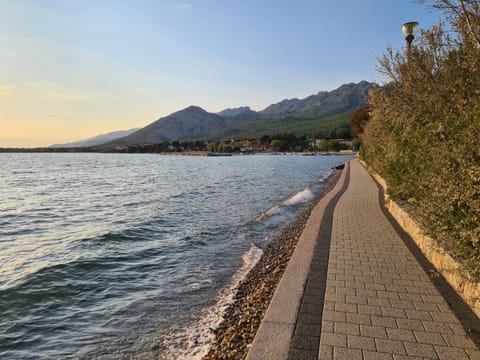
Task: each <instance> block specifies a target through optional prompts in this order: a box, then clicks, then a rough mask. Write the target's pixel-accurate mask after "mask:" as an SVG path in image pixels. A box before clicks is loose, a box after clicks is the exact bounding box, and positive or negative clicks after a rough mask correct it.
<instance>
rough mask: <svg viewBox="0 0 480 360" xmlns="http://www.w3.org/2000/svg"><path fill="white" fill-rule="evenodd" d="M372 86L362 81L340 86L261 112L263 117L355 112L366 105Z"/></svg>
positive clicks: (279, 104)
mask: <svg viewBox="0 0 480 360" xmlns="http://www.w3.org/2000/svg"><path fill="white" fill-rule="evenodd" d="M371 87H372V84H371V83H369V82H367V81H361V82H359V83H358V84H354V83H350V84H344V85H342V86H340V87H339V88H338V89H335V90H333V91H321V92H319V93H318V94H316V95H310V96H308V97H306V98H305V99H286V100H282V101H280V102H278V103H276V104H272V105H270V106H268V107H266V108H265V109H264V110H262V111H261V112H260V114H261V115H262V116H263V117H279V116H282V117H283V116H288V115H294V114H300V113H312V112H322V113H329V114H334V113H340V112H344V111H349V110H355V109H358V108H360V107H362V106H363V105H365V102H366V99H367V96H368V90H370V88H371Z"/></svg>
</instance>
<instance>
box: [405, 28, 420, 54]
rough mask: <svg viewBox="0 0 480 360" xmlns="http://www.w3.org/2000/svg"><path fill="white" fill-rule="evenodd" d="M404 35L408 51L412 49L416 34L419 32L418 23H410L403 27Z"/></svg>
mask: <svg viewBox="0 0 480 360" xmlns="http://www.w3.org/2000/svg"><path fill="white" fill-rule="evenodd" d="M402 31H403V35H405V40H406V41H407V46H408V50H410V48H411V47H412V41H413V39H414V38H415V34H416V33H417V31H418V22H416V21H410V22H407V23H405V24H403V25H402Z"/></svg>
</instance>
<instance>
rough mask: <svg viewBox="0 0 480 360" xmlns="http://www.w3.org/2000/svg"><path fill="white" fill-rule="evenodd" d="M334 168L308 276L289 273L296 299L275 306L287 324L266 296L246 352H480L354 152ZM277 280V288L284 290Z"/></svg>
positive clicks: (349, 355) (320, 355)
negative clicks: (336, 177) (299, 290)
mask: <svg viewBox="0 0 480 360" xmlns="http://www.w3.org/2000/svg"><path fill="white" fill-rule="evenodd" d="M344 172H345V174H343V175H342V176H343V177H344V179H343V180H342V179H340V181H343V187H342V188H340V186H341V185H342V184H340V185H337V198H336V199H335V198H333V199H332V200H330V201H329V206H331V209H330V210H329V209H328V207H327V208H326V209H325V211H324V214H323V217H322V219H323V220H322V227H321V229H320V234H319V236H317V239H316V240H315V242H316V246H315V251H314V252H313V256H312V259H311V265H310V266H309V271H308V275H307V276H306V279H301V278H300V279H297V280H298V282H300V283H301V284H302V286H303V294H302V295H301V296H300V298H299V299H298V305H295V300H292V299H290V300H289V301H290V303H292V304H293V305H292V306H293V310H292V309H290V310H288V308H287V307H285V306H284V307H283V310H281V311H283V312H284V313H285V315H284V317H288V315H287V313H288V311H294V313H295V314H296V315H295V320H294V322H292V323H289V322H288V320H285V322H283V320H281V319H280V320H279V319H278V317H277V319H275V318H272V317H271V316H272V315H271V314H274V313H275V312H277V313H278V312H279V310H278V309H277V311H275V310H276V309H275V307H278V304H276V302H275V301H272V303H271V305H270V308H269V310H268V311H267V315H266V319H265V320H264V323H265V324H263V323H262V327H261V329H260V330H259V332H260V333H257V337H256V338H255V341H254V344H253V346H252V349H251V351H250V353H249V356H248V359H276V360H278V359H287V358H288V359H315V360H316V359H365V360H369V359H395V360H400V359H454V360H461V359H480V351H479V349H478V348H477V346H476V345H475V343H474V342H473V341H472V340H471V338H470V337H468V336H467V334H466V332H465V330H464V328H463V327H462V325H461V323H460V322H459V320H458V319H457V317H456V316H455V314H454V313H453V312H452V310H451V309H450V307H449V305H448V303H447V302H446V300H445V299H444V298H443V297H442V295H441V294H440V293H439V291H438V290H437V288H436V287H435V286H434V284H433V283H432V281H431V279H430V277H429V275H427V273H426V272H425V270H424V269H423V268H422V266H421V265H420V264H419V262H418V261H417V259H416V258H415V256H414V255H413V254H412V252H411V251H410V250H409V248H408V247H407V246H406V245H405V242H404V241H403V240H402V238H401V236H400V235H399V233H398V232H397V231H396V230H395V227H394V226H392V224H391V222H390V221H389V220H388V218H387V217H386V215H385V214H384V212H383V211H382V207H381V204H380V201H379V189H378V187H377V185H376V183H375V182H374V181H373V180H372V178H371V177H370V175H369V174H368V173H367V171H366V170H365V169H364V168H363V167H362V165H361V164H360V163H359V162H358V160H352V161H350V162H349V166H346V169H345V171H344ZM329 213H331V216H330V218H329V216H328V214H329ZM299 252H301V250H299ZM295 256H296V254H294V257H295ZM293 259H294V258H292V260H293ZM292 260H291V261H292ZM289 265H290V264H289ZM287 271H288V268H287ZM284 277H285V275H284ZM287 277H288V275H287ZM282 281H283V279H282ZM282 286H283V287H284V286H285V284H283V285H282V282H281V283H280V284H279V287H280V288H277V292H278V293H279V295H280V296H282V295H281V294H282V293H283V294H284V295H283V296H285V292H282ZM287 286H288V285H287ZM292 286H293V285H292ZM276 295H277V294H276ZM291 296H292V297H295V294H294V293H292V295H291ZM274 300H275V296H274ZM277 302H278V299H277ZM280 306H282V305H280ZM269 317H270V318H271V320H269ZM477 320H478V319H477ZM262 328H263V329H262ZM272 329H273V332H272ZM477 330H478V329H477ZM285 344H288V345H285ZM282 348H283V350H282ZM287 350H288V351H287Z"/></svg>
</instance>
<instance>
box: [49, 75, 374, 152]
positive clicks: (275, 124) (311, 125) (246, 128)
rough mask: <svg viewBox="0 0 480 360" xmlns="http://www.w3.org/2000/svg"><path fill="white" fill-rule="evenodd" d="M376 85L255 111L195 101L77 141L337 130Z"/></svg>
mask: <svg viewBox="0 0 480 360" xmlns="http://www.w3.org/2000/svg"><path fill="white" fill-rule="evenodd" d="M371 86H372V84H371V83H369V82H367V81H361V82H359V83H357V84H354V83H349V84H344V85H342V86H340V87H339V88H337V89H335V90H332V91H321V92H319V93H317V94H315V95H311V96H308V97H306V98H304V99H296V98H294V99H285V100H282V101H280V102H278V103H275V104H271V105H269V106H267V107H266V108H265V109H264V110H262V111H254V110H252V109H250V107H248V106H242V107H238V108H232V109H225V110H223V111H221V112H219V113H210V112H207V111H206V110H204V109H202V108H201V107H198V106H189V107H187V108H185V109H183V110H180V111H177V112H174V113H173V114H170V115H168V116H165V117H162V118H160V119H158V120H156V121H154V122H152V123H151V124H149V125H147V126H145V127H144V128H141V129H137V130H136V131H133V132H131V133H128V134H121V133H120V132H115V133H110V134H105V135H102V136H107V135H112V136H113V137H112V138H110V139H108V140H106V141H104V142H103V143H98V142H97V143H95V144H94V145H73V146H98V145H101V147H105V148H109V147H116V146H125V145H129V144H156V143H161V142H170V141H175V140H177V141H191V140H222V139H229V138H234V137H235V138H242V137H261V136H263V135H276V134H280V133H288V132H297V133H298V132H301V133H302V134H309V135H310V133H314V135H316V134H318V133H322V131H325V129H327V130H328V131H330V132H332V131H334V130H335V128H345V127H346V128H348V117H349V115H350V114H351V113H352V112H353V111H354V110H356V109H358V108H360V107H362V106H364V105H365V104H366V100H367V97H368V90H369V89H370V88H371ZM134 130H135V129H134ZM118 135H120V136H118ZM98 138H99V137H95V138H92V139H87V140H84V141H80V142H75V143H70V144H64V145H55V146H56V147H72V144H81V143H83V144H85V143H86V142H88V141H90V142H91V141H92V140H94V139H98ZM112 139H113V140H112Z"/></svg>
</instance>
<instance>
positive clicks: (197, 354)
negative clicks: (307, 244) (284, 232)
mask: <svg viewBox="0 0 480 360" xmlns="http://www.w3.org/2000/svg"><path fill="white" fill-rule="evenodd" d="M262 254H263V251H262V250H261V249H260V248H258V247H257V246H255V245H254V244H251V246H250V249H249V250H248V251H247V252H246V253H245V254H244V255H243V256H242V266H241V267H240V269H239V270H238V271H237V272H236V273H235V275H234V276H233V278H232V280H231V282H230V283H229V285H228V286H227V287H226V288H224V289H223V290H222V291H221V292H220V293H219V294H218V296H217V301H216V303H215V305H213V306H211V307H209V308H207V309H206V310H205V311H204V312H203V313H202V314H201V315H200V318H199V319H198V320H197V321H196V322H195V323H194V324H191V325H189V326H188V327H184V328H181V329H179V330H177V331H174V332H173V333H170V334H169V335H167V336H164V337H163V338H162V344H160V347H163V348H164V349H165V351H162V353H161V354H160V359H162V360H170V359H192V360H197V359H198V360H200V359H202V358H203V357H204V356H205V355H206V354H207V352H208V350H209V349H210V346H211V344H212V342H213V340H214V338H215V333H214V331H213V330H214V329H216V328H217V327H218V326H219V325H220V324H221V322H222V320H223V314H224V313H225V311H226V309H227V308H228V306H229V305H230V304H232V302H233V299H234V297H235V294H236V291H237V288H238V285H239V284H240V282H241V281H242V280H243V279H245V277H246V275H247V274H248V272H249V271H250V270H251V269H252V268H253V267H254V266H255V265H256V264H257V262H258V261H259V260H260V258H261V256H262Z"/></svg>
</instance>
